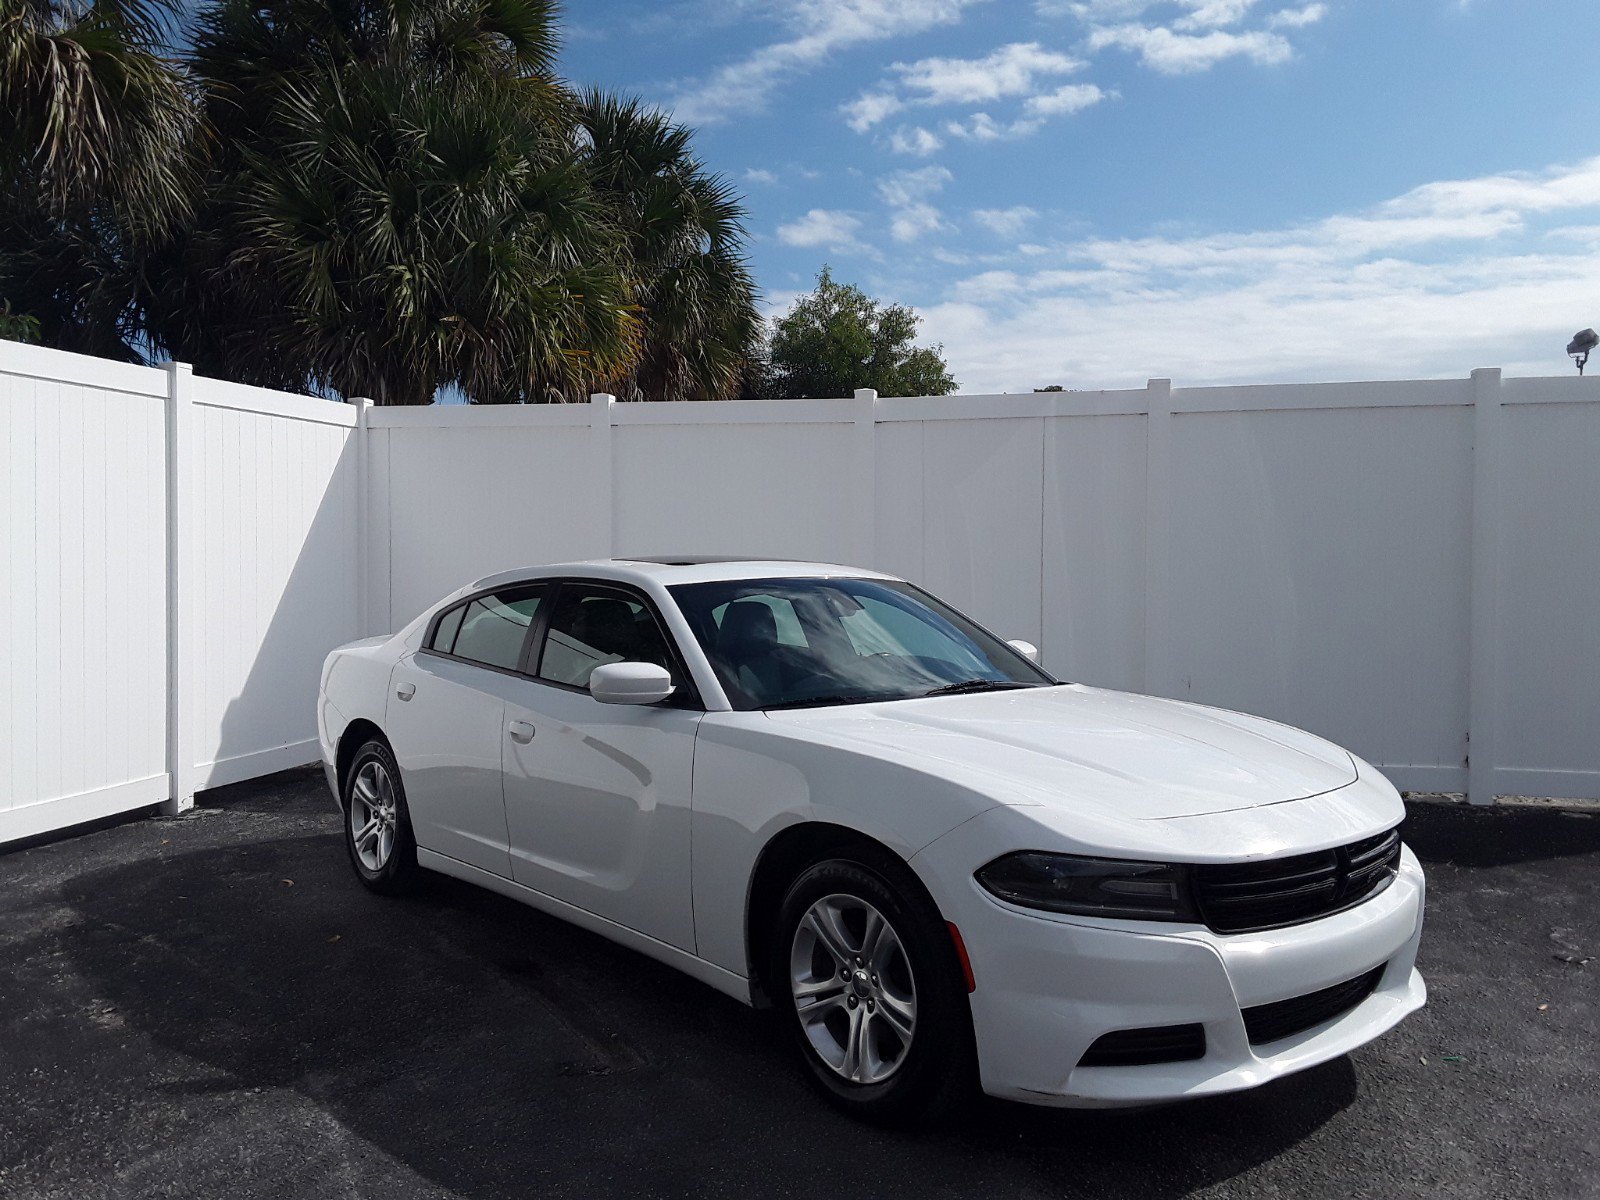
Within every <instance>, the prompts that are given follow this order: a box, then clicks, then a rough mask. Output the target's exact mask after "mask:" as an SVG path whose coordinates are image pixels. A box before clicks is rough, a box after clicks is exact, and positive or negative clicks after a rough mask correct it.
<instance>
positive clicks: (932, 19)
mask: <svg viewBox="0 0 1600 1200" xmlns="http://www.w3.org/2000/svg"><path fill="white" fill-rule="evenodd" d="M982 2H983V0H809V2H808V3H806V4H799V5H796V4H788V3H784V2H783V0H761V2H760V3H757V4H754V5H751V6H750V7H751V8H752V10H753V11H754V12H755V13H756V14H757V15H760V16H762V17H763V18H765V19H768V20H773V21H781V22H782V23H783V24H785V25H786V26H787V27H788V33H789V35H790V36H788V37H785V38H783V39H781V40H779V41H775V42H770V43H768V44H767V45H764V46H761V47H759V48H758V49H756V50H754V51H752V52H751V53H750V54H748V55H746V56H745V57H744V58H742V59H740V60H738V61H737V62H732V63H728V64H727V65H725V66H723V67H720V68H718V69H717V70H716V71H713V72H712V73H711V74H710V75H709V76H708V77H706V78H704V79H701V80H698V81H695V82H691V83H686V84H684V85H683V86H682V87H680V89H679V90H678V94H677V96H676V98H675V100H674V101H673V104H672V110H673V116H674V117H675V118H676V119H677V120H679V121H682V122H684V123H686V124H689V125H706V124H711V123H713V122H715V121H720V120H725V119H727V118H728V117H731V116H735V115H738V114H741V113H747V112H759V111H761V110H763V109H764V108H765V107H766V103H767V100H768V98H769V97H770V96H771V95H772V93H773V92H774V91H776V90H777V89H778V88H779V87H781V86H782V85H783V84H784V83H786V82H787V81H788V80H790V79H792V78H793V77H794V76H796V75H799V74H803V73H804V72H806V71H809V70H811V69H813V68H815V67H816V66H818V65H820V64H821V63H823V62H824V61H826V60H827V59H828V58H829V56H831V55H833V54H835V53H837V52H838V51H840V50H844V49H846V48H848V47H850V46H855V45H860V44H862V43H866V42H877V41H884V40H887V39H889V38H894V37H900V36H902V35H905V34H909V33H919V32H921V31H923V30H926V29H932V28H934V27H936V26H939V25H949V24H952V23H954V22H956V21H958V20H960V18H961V15H962V13H963V11H964V10H965V9H967V8H970V7H971V6H972V5H974V4H978V3H982Z"/></svg>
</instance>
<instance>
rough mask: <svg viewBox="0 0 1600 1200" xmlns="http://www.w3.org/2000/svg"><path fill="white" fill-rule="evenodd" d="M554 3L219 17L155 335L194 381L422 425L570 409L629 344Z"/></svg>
mask: <svg viewBox="0 0 1600 1200" xmlns="http://www.w3.org/2000/svg"><path fill="white" fill-rule="evenodd" d="M554 49H555V39H554V31H553V16H552V5H551V4H550V3H548V0H424V2H421V3H416V2H413V0H353V2H350V3H339V4H330V3H327V2H326V0H265V2H260V0H222V2H221V3H220V4H219V5H218V6H217V7H215V8H214V9H212V10H210V11H208V12H207V13H206V14H205V15H204V16H203V18H202V20H201V24H200V29H199V35H198V37H197V39H196V45H195V54H194V69H195V72H196V74H197V76H198V78H199V81H200V83H201V84H202V86H203V88H204V95H205V115H206V118H207V120H208V123H209V125H210V127H211V129H213V130H214V131H215V135H216V136H215V141H214V144H215V149H214V152H213V155H212V158H211V161H210V162H209V163H208V172H209V175H210V184H209V186H208V194H207V197H206V200H205V203H204V204H203V205H202V206H201V208H200V210H199V212H198V213H197V217H196V221H195V225H194V229H193V232H192V235H191V236H190V238H189V239H188V242H187V244H186V245H185V246H184V247H182V249H181V252H179V253H177V254H174V255H172V256H170V257H169V258H168V259H167V260H166V261H164V262H162V263H161V264H159V266H158V268H157V269H155V270H153V272H152V275H153V276H154V277H155V278H156V280H157V286H155V287H153V288H152V292H153V294H154V297H155V298H153V300H152V305H151V312H152V330H153V332H154V334H155V337H156V339H157V340H158V341H160V342H161V343H163V344H165V345H166V346H168V347H170V348H171V349H172V350H173V351H174V352H175V353H176V354H177V355H179V356H182V357H185V358H187V359H189V360H190V361H192V362H194V363H195V365H196V367H197V368H199V369H201V370H204V371H206V372H207V373H214V374H220V375H224V376H227V377H230V378H236V379H243V380H246V381H248V382H253V383H258V384H262V385H266V386H274V387H280V388H297V387H305V388H311V389H314V390H332V391H336V392H339V393H342V394H344V395H347V396H348V395H364V396H369V397H371V398H373V399H374V400H375V401H377V402H378V403H380V404H425V403H427V402H428V401H430V400H431V399H432V398H433V396H434V394H435V393H436V392H437V390H438V389H439V388H441V387H445V386H454V387H457V388H459V389H460V390H461V391H463V392H464V393H465V394H466V395H467V397H468V398H469V399H471V400H474V401H477V402H508V401H528V400H547V399H561V398H575V397H577V396H581V395H583V394H585V393H586V392H587V391H588V390H589V389H590V388H591V387H592V386H594V384H595V383H596V382H597V381H598V380H601V379H604V378H609V377H611V376H614V375H615V374H617V373H618V372H621V371H624V370H626V369H627V368H628V367H629V365H630V364H631V363H632V362H633V361H634V360H635V358H636V356H637V352H638V346H639V341H640V329H639V319H638V315H637V312H636V306H635V304H634V301H633V295H632V288H631V282H630V280H629V279H628V278H627V277H626V275H625V273H624V272H623V271H622V270H621V269H620V268H621V265H622V263H623V262H624V258H625V256H624V253H623V242H622V238H621V235H620V233H619V232H618V231H617V229H616V227H615V223H614V222H613V221H612V220H611V219H610V215H609V213H608V211H607V209H606V206H605V204H604V203H603V201H602V200H601V198H600V197H599V196H598V195H597V193H596V191H595V189H594V188H593V187H591V185H590V181H589V178H588V175H587V171H586V166H585V163H584V162H583V160H582V156H581V153H580V150H581V148H580V145H579V141H578V138H577V136H576V130H575V125H574V122H573V120H572V112H571V110H572V99H571V97H570V96H569V95H568V94H567V93H566V92H565V90H564V89H563V88H562V87H561V86H560V85H559V84H558V83H557V82H556V80H555V76H554Z"/></svg>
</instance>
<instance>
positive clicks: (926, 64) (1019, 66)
mask: <svg viewBox="0 0 1600 1200" xmlns="http://www.w3.org/2000/svg"><path fill="white" fill-rule="evenodd" d="M1086 65H1087V64H1085V63H1084V61H1083V60H1082V59H1079V58H1075V57H1073V56H1072V55H1070V54H1063V53H1061V52H1060V51H1056V50H1048V49H1046V48H1045V47H1043V46H1041V45H1040V44H1039V43H1038V42H1013V43H1012V44H1010V45H1007V46H1001V47H1000V48H999V49H997V50H993V51H991V52H990V53H988V54H986V55H984V56H982V57H981V58H924V59H921V60H919V61H917V62H912V63H895V64H894V65H893V66H892V67H890V71H891V73H892V74H893V76H894V78H893V79H890V80H885V81H883V82H881V83H879V84H877V85H876V86H875V87H873V88H871V89H869V90H867V91H865V92H862V93H861V94H860V95H859V96H857V97H856V98H855V99H854V100H851V101H849V102H848V103H846V104H844V105H842V106H841V108H840V111H841V112H843V113H844V116H845V121H846V123H847V124H848V125H849V126H850V128H852V129H854V130H855V131H856V132H857V133H865V132H867V131H868V130H869V129H871V128H873V126H875V125H877V124H879V123H881V122H883V121H885V120H887V119H888V118H889V117H892V116H894V115H895V114H896V113H899V112H902V111H904V110H905V109H907V108H912V107H939V106H950V105H957V104H966V105H972V104H987V103H993V102H997V101H1007V100H1016V99H1023V100H1024V103H1025V105H1027V106H1029V114H1030V116H1031V117H1032V118H1033V119H1032V120H1031V121H1022V120H1016V121H1012V122H1010V123H1008V124H1006V125H1004V126H1002V125H1001V124H1000V123H998V122H996V121H995V120H994V119H993V118H991V117H989V116H988V115H987V114H986V113H974V114H972V115H971V117H970V119H969V120H968V121H966V122H962V121H951V122H948V123H947V124H946V129H947V131H948V132H950V133H951V134H952V135H953V136H955V137H963V138H969V139H974V140H978V141H993V140H995V138H997V137H1021V136H1023V135H1024V134H1027V133H1032V132H1033V131H1034V130H1035V129H1037V128H1038V127H1039V124H1040V120H1041V118H1045V117H1053V116H1066V115H1069V114H1071V113H1074V112H1077V111H1079V109H1082V108H1086V107H1087V106H1088V105H1089V104H1092V103H1094V102H1095V101H1096V100H1098V99H1100V90H1099V89H1098V88H1096V87H1095V86H1094V85H1093V84H1077V85H1069V86H1067V87H1061V88H1057V89H1055V90H1054V91H1050V92H1045V91H1043V90H1042V89H1044V88H1046V87H1047V86H1048V82H1049V81H1050V80H1052V79H1055V78H1058V77H1060V76H1062V75H1070V74H1072V73H1074V72H1076V71H1081V70H1082V69H1083V68H1084V67H1085V66H1086ZM1036 102H1037V104H1036ZM1002 130H1003V132H1002ZM923 132H924V133H926V131H923ZM933 136H934V135H933V134H931V133H929V134H927V136H926V137H922V138H920V139H919V144H920V145H921V146H928V145H929V144H930V143H929V140H928V139H929V138H933ZM890 148H891V149H893V150H896V151H899V152H901V153H908V152H909V153H931V151H930V150H922V149H918V148H917V144H914V143H912V142H910V141H908V140H907V138H905V137H902V136H899V135H896V136H893V137H891V139H890ZM934 149H937V147H934Z"/></svg>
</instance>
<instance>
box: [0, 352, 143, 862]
mask: <svg viewBox="0 0 1600 1200" xmlns="http://www.w3.org/2000/svg"><path fill="white" fill-rule="evenodd" d="M0 346H3V347H4V353H3V354H0V505H3V512H4V516H3V517H0V523H3V528H0V580H3V586H0V629H3V630H5V636H4V637H3V638H0V731H3V733H0V842H6V841H9V840H12V839H15V838H21V837H28V836H31V835H33V834H37V833H43V832H46V831H49V830H52V829H58V828H61V827H63V826H67V825H72V824H75V823H77V822H81V821H88V820H93V819H95V818H98V817H102V816H107V815H110V814H112V813H116V812H122V811H126V810H128V809H133V808H139V807H141V806H143V805H148V804H153V803H156V802H158V801H160V800H164V799H165V798H166V797H167V795H168V778H167V723H166V714H167V608H166V583H167V580H166V561H167V556H166V541H167V506H166V478H167V469H166V468H167V459H166V428H167V422H166V396H167V386H166V377H165V375H164V374H163V373H162V372H161V371H157V370H152V369H150V368H146V367H134V366H127V365H125V364H121V363H109V362H103V361H101V360H99V359H93V358H86V357H83V356H81V355H75V354H61V353H57V352H51V351H45V350H40V349H38V348H36V347H30V346H17V345H14V344H6V343H0Z"/></svg>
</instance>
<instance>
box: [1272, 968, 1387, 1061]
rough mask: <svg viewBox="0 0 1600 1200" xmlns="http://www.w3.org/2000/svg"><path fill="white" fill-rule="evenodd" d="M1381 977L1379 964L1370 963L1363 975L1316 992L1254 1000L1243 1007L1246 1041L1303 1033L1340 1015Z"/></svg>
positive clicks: (1273, 1040) (1368, 993)
mask: <svg viewBox="0 0 1600 1200" xmlns="http://www.w3.org/2000/svg"><path fill="white" fill-rule="evenodd" d="M1382 978H1383V965H1381V964H1380V965H1379V966H1376V967H1373V968H1372V970H1370V971H1368V972H1367V973H1366V974H1365V975H1358V976H1356V977H1355V978H1354V979H1347V980H1345V982H1343V983H1336V984H1334V985H1333V986H1332V987H1326V988H1323V989H1322V990H1321V991H1320V992H1307V993H1306V994H1305V995H1304V996H1294V997H1291V998H1290V999H1288V1000H1275V1001H1273V1002H1272V1003H1271V1004H1258V1005H1256V1006H1255V1007H1254V1008H1247V1009H1245V1010H1244V1028H1245V1032H1246V1033H1247V1034H1249V1035H1250V1044H1251V1045H1252V1046H1260V1045H1262V1044H1264V1043H1266V1042H1276V1041H1278V1040H1280V1039H1281V1038H1286V1037H1293V1036H1294V1035H1295V1034H1297V1033H1304V1032H1305V1031H1306V1030H1307V1029H1311V1028H1313V1027H1315V1026H1317V1025H1321V1024H1322V1023H1323V1022H1324V1021H1331V1020H1333V1019H1334V1018H1335V1017H1340V1016H1343V1015H1344V1014H1345V1013H1347V1012H1349V1011H1350V1010H1351V1009H1352V1008H1354V1007H1355V1006H1356V1005H1358V1004H1360V1003H1361V1002H1362V1001H1363V1000H1365V999H1366V998H1367V997H1368V996H1370V995H1372V993H1373V990H1374V989H1376V988H1377V986H1378V980H1380V979H1382Z"/></svg>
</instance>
